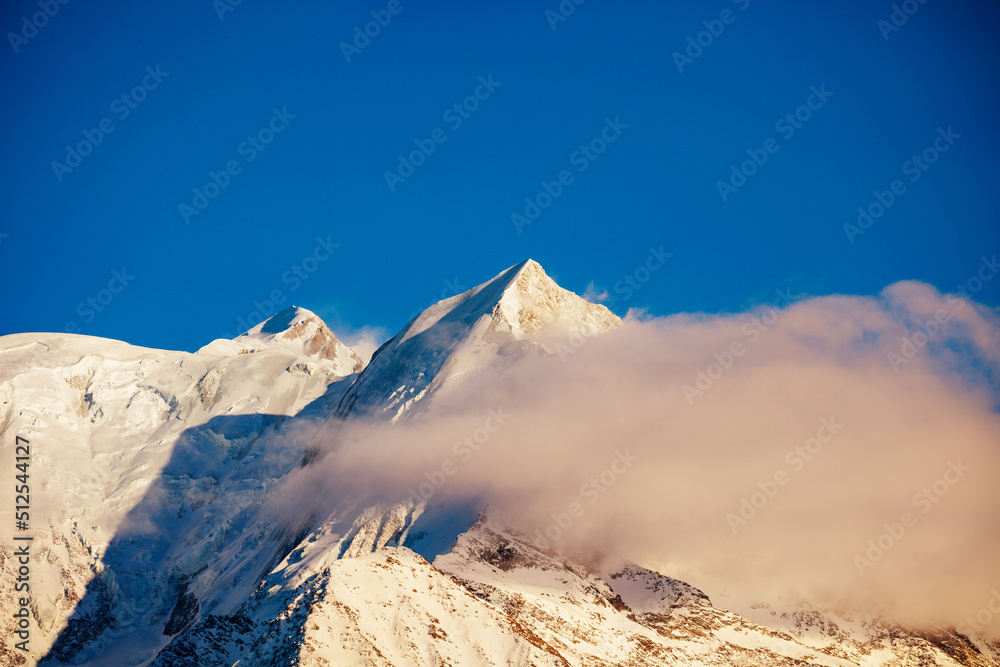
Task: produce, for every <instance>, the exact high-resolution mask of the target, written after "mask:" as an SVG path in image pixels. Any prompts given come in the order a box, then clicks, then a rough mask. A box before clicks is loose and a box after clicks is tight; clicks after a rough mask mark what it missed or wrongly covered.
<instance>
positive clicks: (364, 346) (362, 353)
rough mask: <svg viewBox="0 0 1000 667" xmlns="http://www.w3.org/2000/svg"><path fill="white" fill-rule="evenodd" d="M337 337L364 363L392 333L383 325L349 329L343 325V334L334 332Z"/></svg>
mask: <svg viewBox="0 0 1000 667" xmlns="http://www.w3.org/2000/svg"><path fill="white" fill-rule="evenodd" d="M336 335H337V337H338V338H340V340H341V341H343V343H344V345H346V346H347V347H349V348H351V349H353V350H354V352H355V353H357V355H358V356H359V357H361V360H362V361H364V362H365V363H366V364H367V363H368V362H369V361H371V358H372V355H373V354H375V350H377V349H378V348H379V346H380V345H382V343H384V342H385V341H387V340H389V338H390V337H391V335H392V334H390V333H389V330H388V329H386V328H385V327H369V326H365V327H361V328H360V329H353V330H352V329H350V328H347V327H343V334H341V333H340V332H339V331H338V332H336Z"/></svg>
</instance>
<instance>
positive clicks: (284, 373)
mask: <svg viewBox="0 0 1000 667" xmlns="http://www.w3.org/2000/svg"><path fill="white" fill-rule="evenodd" d="M621 326H622V321H621V320H620V319H619V318H618V317H617V316H616V315H614V314H613V313H611V312H610V311H609V310H608V309H607V308H605V307H604V306H602V305H598V304H593V303H590V302H588V301H586V300H584V299H583V298H581V297H579V296H577V295H575V294H573V293H571V292H569V291H567V290H565V289H563V288H561V287H560V286H559V285H557V284H556V283H555V282H554V281H553V280H552V279H551V278H549V277H548V275H546V273H545V271H544V270H543V269H542V267H541V266H540V265H539V264H538V263H536V262H534V261H532V260H527V261H525V262H523V263H520V264H517V265H515V266H513V267H511V268H509V269H507V270H505V271H503V272H501V273H500V274H499V275H497V276H496V277H495V278H493V279H492V280H490V281H488V282H485V283H483V284H481V285H479V286H477V287H474V288H473V289H470V290H468V291H466V292H464V293H462V294H459V295H457V296H453V297H451V298H448V299H445V300H443V301H440V302H438V303H436V304H434V305H432V306H430V307H429V308H427V309H426V310H424V311H423V312H421V313H420V314H419V315H417V316H416V317H414V318H413V319H412V320H411V321H410V322H409V323H407V324H406V326H404V327H403V329H402V330H401V331H399V332H398V333H397V334H396V335H395V336H393V337H392V338H390V339H389V340H388V341H386V342H385V343H384V344H383V345H382V346H381V347H380V348H379V349H378V350H377V351H376V352H375V354H374V355H373V356H372V357H371V359H370V361H368V362H367V363H366V362H365V360H364V359H363V358H362V356H360V355H359V354H357V353H356V352H355V351H354V350H352V349H351V348H350V347H348V346H347V345H345V344H344V343H343V342H341V341H340V340H339V339H338V338H337V336H336V334H335V332H333V331H331V330H330V329H329V328H328V327H327V325H326V324H325V323H324V322H323V321H322V320H321V319H320V318H319V317H318V316H316V315H315V314H314V313H312V312H310V311H308V310H306V309H304V308H298V307H294V306H293V307H291V308H288V309H286V310H284V311H281V312H280V313H277V314H275V315H274V316H273V317H271V318H270V319H268V320H266V321H265V322H262V323H261V324H259V325H257V326H255V327H253V328H252V329H250V330H249V331H247V332H245V333H243V334H242V335H239V336H237V337H236V338H234V339H232V340H221V339H220V340H215V341H212V342H209V343H208V344H206V345H205V346H204V347H203V348H201V349H200V350H198V351H197V352H196V353H193V354H191V353H187V352H174V351H168V350H155V349H148V348H142V347H136V346H133V345H129V344H126V343H124V342H119V341H115V340H109V339H104V338H96V337H90V336H82V335H70V334H17V335H11V336H6V337H3V338H0V369H2V378H3V381H2V382H0V434H3V435H5V436H9V437H8V438H7V439H13V437H14V436H13V434H18V433H25V432H30V433H32V434H34V436H33V437H34V439H36V440H37V441H38V442H39V443H41V442H44V447H42V446H38V447H36V449H35V450H34V454H33V456H34V460H33V464H32V465H33V475H34V477H33V483H34V484H35V485H36V486H37V487H38V491H37V492H36V494H37V498H38V500H37V501H36V502H37V503H43V502H44V504H45V505H44V510H43V508H42V507H41V506H39V507H38V508H37V513H38V516H44V517H45V518H44V520H39V521H42V523H41V525H36V526H35V537H34V542H33V545H32V553H33V554H35V557H34V558H33V560H32V564H31V568H32V569H31V578H32V594H33V596H34V598H35V599H36V603H35V604H34V606H32V607H31V611H32V614H33V618H32V619H31V621H30V623H31V626H32V633H33V634H32V636H31V652H30V654H29V658H28V659H29V660H30V661H31V662H32V663H34V661H37V662H38V664H40V665H43V666H51V665H91V666H94V667H97V666H100V667H117V666H126V665H127V666H134V665H143V666H146V665H148V666H151V667H187V666H190V667H195V666H198V667H233V666H234V665H238V666H239V667H277V666H279V665H282V666H283V665H303V666H305V665H315V666H320V665H324V666H327V665H330V666H343V665H359V666H360V665H372V666H390V665H392V666H396V667H402V666H407V665H427V666H431V665H456V666H464V665H524V666H528V665H539V666H541V665H550V666H553V667H555V666H561V665H573V666H581V667H582V666H588V667H591V666H597V665H608V666H612V665H684V666H697V665H720V666H721V665H747V666H749V665H755V666H756V665H759V666H761V667H764V666H767V667H771V666H775V665H789V666H791V665H823V666H826V667H848V666H865V667H875V666H878V665H899V666H906V667H910V666H915V665H939V666H951V665H996V664H997V663H996V662H994V661H992V660H990V659H989V658H987V657H985V656H984V655H983V654H982V653H980V651H979V650H977V648H976V647H975V646H974V645H973V644H972V643H971V642H970V641H969V640H968V639H967V638H964V637H963V636H961V635H955V634H950V633H946V632H942V633H940V634H928V633H917V632H912V631H909V630H907V629H904V628H902V627H899V626H897V625H894V624H891V623H889V622H886V621H884V620H883V619H880V618H878V617H875V616H871V615H864V614H854V615H848V614H846V613H840V612H834V611H831V610H821V609H818V608H816V607H814V606H810V605H808V604H806V603H805V602H802V603H796V602H791V603H789V602H787V601H786V604H784V606H774V607H771V608H770V610H771V612H770V614H769V617H770V618H771V619H772V621H771V622H770V623H769V624H768V625H762V624H760V623H759V622H753V621H751V620H749V619H748V618H746V617H744V616H741V615H738V614H736V613H734V612H732V611H727V610H726V609H723V608H720V607H717V606H715V604H713V601H712V600H710V599H709V597H708V596H707V595H705V594H704V593H703V592H702V591H700V590H698V589H697V588H695V587H693V586H691V585H689V584H687V583H684V582H683V581H679V580H677V579H674V578H671V577H670V576H668V574H669V573H660V572H656V571H653V570H651V569H648V568H647V567H643V566H641V565H639V564H637V563H634V562H630V561H628V560H625V559H623V558H620V557H618V556H617V555H615V554H613V553H603V554H601V557H600V558H593V559H590V560H587V561H586V562H584V561H582V560H575V559H574V558H573V557H572V556H570V555H568V554H567V553H562V552H560V551H557V550H556V549H554V548H553V547H552V546H551V545H548V544H540V543H539V541H538V540H537V539H533V538H532V537H531V536H530V535H528V534H527V533H525V532H523V531H521V530H520V529H519V528H518V527H517V523H516V521H512V520H510V519H511V517H510V516H509V515H508V514H507V513H506V508H505V507H503V506H498V505H494V504H488V503H486V502H485V501H484V500H483V497H482V496H478V495H475V494H467V495H466V496H463V497H460V498H459V497H458V496H455V495H448V494H445V493H441V494H437V493H434V491H436V488H435V489H433V490H432V492H430V493H427V492H424V491H421V487H420V486H419V485H414V487H408V488H399V489H388V490H387V489H372V488H366V487H363V486H362V485H359V486H358V488H350V487H349V486H345V485H340V486H339V487H337V488H336V489H334V491H333V493H334V497H333V499H332V500H330V501H329V502H325V501H324V502H320V501H319V500H317V502H315V503H314V504H308V503H305V502H304V501H303V500H301V499H300V500H299V501H297V502H299V503H301V504H300V505H297V506H293V507H291V508H289V507H286V506H282V505H281V502H280V498H279V497H278V496H279V494H278V492H279V491H280V490H281V489H283V488H284V487H285V483H286V482H287V480H289V479H291V478H292V476H301V477H302V478H303V479H309V480H313V482H315V484H316V485H315V487H308V486H306V487H304V488H305V489H306V490H305V491H303V494H311V495H312V496H315V497H317V498H319V497H320V496H322V495H323V493H324V489H325V488H326V487H324V486H323V485H322V480H318V481H317V480H316V479H315V477H316V476H315V475H313V476H310V475H309V473H310V471H314V470H319V469H321V468H320V466H321V465H322V463H323V461H324V460H328V457H330V456H331V452H332V451H333V450H334V449H336V448H337V447H339V446H341V443H342V442H345V443H346V442H349V440H350V438H349V437H348V435H347V434H348V433H357V432H364V429H385V431H378V432H379V433H382V432H386V433H391V432H393V430H395V431H399V430H400V429H405V428H407V427H408V425H410V424H419V422H420V420H421V418H422V417H423V416H426V415H427V414H430V413H433V412H434V411H435V410H444V409H447V406H448V405H449V401H454V400H455V398H456V397H460V396H466V395H473V394H475V393H476V392H481V391H489V389H490V387H492V386H494V385H496V384H497V383H499V382H503V381H504V378H505V373H506V371H507V369H509V368H510V367H511V365H512V364H515V363H533V361H534V360H542V359H545V358H551V357H552V355H555V354H557V348H558V346H559V345H565V342H564V341H567V340H579V339H580V337H584V338H591V337H603V336H614V335H615V331H616V330H617V329H618V328H619V327H621ZM504 418H505V417H504V415H503V413H502V410H501V411H500V412H496V411H494V412H493V413H491V417H490V419H492V420H493V421H492V422H489V421H487V422H486V423H488V424H493V425H499V424H501V423H502V421H503V420H504ZM5 442H6V440H5ZM374 445H376V446H377V445H378V442H375V443H374ZM345 446H346V445H345ZM386 465H387V468H391V461H387V464H386ZM428 479H431V477H428ZM427 484H429V482H425V484H424V486H426V485H427ZM303 497H306V496H305V495H303ZM307 499H308V498H307ZM286 504H287V503H286ZM276 508H277V509H276ZM296 510H298V512H296ZM36 523H38V522H37V521H36ZM605 551H607V550H605ZM0 569H2V570H3V572H4V577H3V579H2V584H0V597H2V599H3V600H4V608H5V609H7V608H10V609H13V608H15V607H16V603H15V602H14V601H15V600H16V599H17V592H16V590H15V585H16V581H17V571H18V562H17V560H16V559H14V558H11V557H9V556H8V555H7V554H5V553H2V552H0ZM758 620H759V619H758ZM18 631H19V621H18V619H17V618H15V617H13V616H12V615H10V614H5V615H4V616H3V618H2V619H0V634H2V635H3V643H2V644H0V666H2V667H8V666H10V667H13V666H15V665H23V664H25V662H24V659H25V658H24V654H23V652H20V651H13V650H11V649H10V648H9V646H10V645H12V644H13V643H14V642H15V641H16V635H17V632H18Z"/></svg>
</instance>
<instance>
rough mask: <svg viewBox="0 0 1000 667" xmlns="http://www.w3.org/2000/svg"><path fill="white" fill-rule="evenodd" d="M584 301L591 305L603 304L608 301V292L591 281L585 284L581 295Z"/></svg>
mask: <svg viewBox="0 0 1000 667" xmlns="http://www.w3.org/2000/svg"><path fill="white" fill-rule="evenodd" d="M581 296H582V297H583V298H584V299H586V300H587V301H589V302H591V303H604V302H605V301H607V300H608V296H609V295H608V290H606V289H603V288H600V287H598V286H597V284H596V283H594V281H593V280H591V281H590V282H589V283H587V289H586V291H585V292H584V293H583V294H582V295H581Z"/></svg>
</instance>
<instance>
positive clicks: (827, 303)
mask: <svg viewBox="0 0 1000 667" xmlns="http://www.w3.org/2000/svg"><path fill="white" fill-rule="evenodd" d="M545 343H546V344H547V345H548V346H549V347H550V349H552V350H555V351H556V352H557V353H556V354H553V355H550V356H547V357H538V356H536V355H528V356H525V357H524V358H523V360H522V361H520V362H515V363H513V364H512V365H511V366H509V367H508V368H507V369H506V372H505V373H504V375H503V376H502V377H500V378H499V379H497V380H496V381H495V382H492V383H487V384H483V385H478V386H477V387H476V388H475V389H474V390H469V389H463V390H461V391H453V392H449V393H443V394H440V395H439V396H437V397H436V398H435V403H434V407H433V409H432V410H430V411H428V412H426V413H424V414H421V415H418V416H415V417H414V418H413V419H411V420H409V421H408V422H403V423H401V424H397V425H395V426H391V427H390V426H379V427H374V428H373V427H368V426H365V427H363V428H362V427H356V426H352V425H349V424H347V425H343V426H342V427H341V428H340V429H339V431H337V433H336V435H335V436H333V435H331V436H330V437H328V438H327V442H326V443H325V446H326V447H327V449H328V454H327V455H326V457H325V458H324V459H322V460H321V461H320V462H319V463H318V464H317V465H315V466H311V467H310V468H307V469H304V470H302V471H300V472H299V473H298V475H299V476H300V477H299V478H297V479H296V480H290V481H293V482H294V483H290V484H289V485H287V486H288V488H289V489H299V491H290V492H289V493H290V494H291V495H290V496H289V497H288V498H285V499H284V500H283V501H282V502H284V503H285V504H286V506H287V507H288V508H290V511H292V509H294V511H297V512H301V507H302V503H309V502H313V503H315V502H316V500H315V499H316V498H326V499H327V500H326V501H325V502H326V503H327V506H324V507H323V511H332V510H333V508H334V506H336V505H337V504H338V503H342V502H347V500H348V499H349V498H350V497H351V496H352V494H356V493H375V494H377V495H378V496H381V497H382V499H384V500H387V501H392V500H402V499H405V498H406V497H407V496H408V495H409V490H410V489H419V487H420V485H421V484H423V483H427V482H428V481H429V480H432V479H443V483H442V484H441V485H440V488H437V487H435V489H434V491H433V497H432V498H431V502H435V503H439V502H448V501H457V500H463V499H469V498H473V497H484V498H485V499H486V500H488V501H489V502H492V503H494V504H496V505H497V506H499V507H502V508H504V509H506V510H508V511H509V513H510V515H512V516H516V517H519V521H520V525H519V527H520V528H521V529H523V530H524V531H525V532H526V533H527V534H530V535H535V536H536V537H537V538H538V539H545V540H546V541H550V542H553V543H555V544H556V545H558V547H559V548H560V549H563V550H566V551H567V552H568V553H574V554H579V555H581V556H586V555H593V554H595V553H606V552H608V551H616V552H618V553H619V554H620V555H622V556H624V557H627V558H631V559H633V560H636V561H639V562H643V563H649V564H651V565H657V566H659V567H660V569H661V571H664V572H665V573H666V574H670V575H672V576H677V577H678V578H682V579H685V580H687V581H689V582H690V583H692V584H694V585H696V586H703V587H705V589H706V590H707V591H708V592H710V593H712V592H713V591H715V590H721V589H722V588H727V589H730V588H732V589H739V590H741V591H742V592H743V593H745V595H746V596H747V597H748V598H751V599H760V600H768V599H773V598H770V597H769V596H771V595H773V594H774V593H775V592H776V591H788V590H794V591H799V592H802V593H803V594H806V595H808V596H810V597H812V598H815V599H825V600H827V601H828V602H829V603H830V604H838V605H840V604H843V605H847V606H849V607H851V608H859V607H863V606H868V607H871V608H875V609H880V610H881V611H884V612H886V613H892V614H894V615H896V617H897V618H899V619H900V620H901V621H903V622H905V623H911V624H915V625H922V624H928V623H938V622H946V623H953V624H958V623H961V622H962V619H964V618H965V617H968V616H970V615H974V614H975V613H976V611H977V610H979V609H981V608H982V607H983V605H985V604H986V603H987V602H988V601H989V599H990V596H991V593H990V591H991V589H993V588H995V587H997V586H998V585H1000V571H998V570H997V567H996V564H997V563H1000V534H998V532H997V530H996V528H997V526H998V525H1000V486H998V485H997V483H996V480H997V479H998V478H1000V415H998V411H997V406H998V396H1000V386H998V382H1000V319H998V316H997V312H996V311H995V310H991V309H988V308H985V307H983V306H981V305H978V304H975V303H973V302H970V301H967V300H965V299H962V298H958V297H955V296H951V295H942V294H940V293H938V292H937V291H936V290H934V289H933V288H932V287H929V286H927V285H924V284H921V283H915V282H903V283H897V284H894V285H891V286H890V287H888V288H886V290H884V291H883V292H882V293H881V294H880V295H878V296H877V297H854V296H828V297H822V298H812V299H808V300H804V301H799V302H797V303H794V304H793V305H791V306H789V307H787V308H785V309H783V310H777V309H772V308H770V307H764V308H761V309H758V310H755V311H752V312H747V313H740V314H734V315H705V314H679V315H674V316H670V317H664V318H643V319H641V320H639V319H636V318H627V319H626V321H625V324H624V325H623V326H622V327H621V328H620V329H619V330H617V331H615V332H612V333H609V334H605V335H601V336H597V337H593V338H588V339H586V340H585V341H584V342H583V343H582V344H580V345H577V346H568V347H567V346H565V345H563V346H562V347H561V348H560V347H556V346H557V343H558V341H555V340H550V341H545ZM491 410H492V411H493V413H491V412H490V411H491ZM497 411H500V412H499V414H501V415H502V416H503V417H504V418H503V419H502V422H503V423H502V424H499V425H498V424H497V421H498V420H497V418H496V417H495V415H496V414H497ZM491 414H492V415H494V417H493V421H492V422H491V421H490V419H491ZM494 427H496V428H494ZM447 471H451V472H447ZM438 473H441V476H440V477H439V475H438ZM663 568H667V569H666V570H664V569H663ZM994 629H996V628H995V627H994Z"/></svg>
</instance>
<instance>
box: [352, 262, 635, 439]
mask: <svg viewBox="0 0 1000 667" xmlns="http://www.w3.org/2000/svg"><path fill="white" fill-rule="evenodd" d="M620 325H621V320H620V319H619V318H618V317H617V316H616V315H615V314H614V313H612V312H611V311H610V310H608V309H607V308H605V307H604V306H601V305H599V304H593V303H590V302H588V301H586V300H585V299H583V298H581V297H579V296H577V295H576V294H574V293H573V292H570V291H569V290H566V289H563V288H562V287H560V286H559V285H557V284H556V282H555V281H554V280H552V279H551V278H550V277H549V276H548V275H546V273H545V270H544V269H542V267H541V265H539V264H538V262H535V261H534V260H530V259H529V260H526V261H524V262H521V263H520V264H517V265H515V266H512V267H510V268H509V269H507V270H505V271H503V272H501V273H500V274H499V275H497V276H496V277H495V278H493V279H492V280H490V281H488V282H485V283H483V284H482V285H479V286H477V287H474V288H472V289H470V290H468V291H467V292H463V293H462V294H459V295H457V296H453V297H451V298H449V299H444V300H443V301H439V302H438V303H436V304H434V305H433V306H431V307H430V308H428V309H426V310H425V311H423V312H422V313H420V314H419V315H418V316H417V317H415V318H414V319H413V320H411V321H410V322H409V323H408V324H407V325H406V326H405V327H404V328H403V330H402V331H400V332H399V333H398V334H396V336H394V337H393V338H391V339H390V340H389V341H387V342H386V343H385V344H384V345H383V346H382V347H381V348H379V349H378V351H377V352H376V353H375V355H374V356H373V357H372V360H371V362H370V363H369V365H368V367H367V368H366V369H365V371H364V372H363V373H362V374H361V376H360V377H359V378H358V380H357V382H355V383H354V386H352V387H351V390H350V391H349V392H348V393H347V394H346V395H345V397H344V399H343V400H342V401H341V404H340V406H339V407H338V416H340V417H348V416H351V417H361V418H369V419H372V420H383V419H386V420H389V421H396V420H398V419H400V418H403V417H405V416H406V415H407V414H408V413H409V412H412V410H413V408H414V406H415V405H416V404H417V403H418V402H420V401H423V405H426V404H428V403H429V401H427V400H424V399H427V398H428V397H429V395H430V394H432V393H434V392H436V391H438V390H442V389H447V388H450V387H467V386H469V385H474V384H477V383H480V382H484V381H488V380H489V379H492V378H495V377H496V376H497V375H498V374H499V373H501V372H502V370H503V368H504V367H505V366H506V365H508V364H510V363H511V362H512V361H513V360H514V359H516V358H518V357H519V356H521V355H523V354H525V353H528V352H530V351H535V352H538V353H542V354H545V353H550V352H551V351H552V350H551V349H550V348H549V347H548V346H547V344H546V340H551V339H554V338H556V337H560V336H562V337H563V338H565V337H569V336H581V335H583V336H592V335H596V334H599V333H601V332H605V331H610V330H612V329H614V328H616V327H618V326H620ZM550 336H551V338H550Z"/></svg>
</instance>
